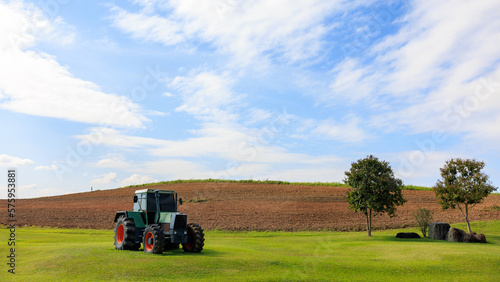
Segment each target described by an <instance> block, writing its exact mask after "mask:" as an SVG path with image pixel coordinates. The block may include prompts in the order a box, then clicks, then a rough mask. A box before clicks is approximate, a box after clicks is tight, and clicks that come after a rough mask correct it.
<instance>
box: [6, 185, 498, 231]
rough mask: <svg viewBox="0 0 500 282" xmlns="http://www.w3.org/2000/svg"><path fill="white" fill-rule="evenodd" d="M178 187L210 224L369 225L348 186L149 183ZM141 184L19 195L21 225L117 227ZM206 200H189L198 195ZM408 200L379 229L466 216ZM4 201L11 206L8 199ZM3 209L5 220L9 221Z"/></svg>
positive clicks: (480, 208)
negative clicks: (421, 214)
mask: <svg viewBox="0 0 500 282" xmlns="http://www.w3.org/2000/svg"><path fill="white" fill-rule="evenodd" d="M147 188H152V189H156V188H159V189H169V190H175V191H176V192H178V194H179V197H180V198H183V200H184V202H185V203H184V205H182V206H180V207H179V211H180V212H183V213H186V214H187V215H188V219H189V220H188V221H189V222H196V223H199V224H200V225H201V226H202V227H203V228H204V229H205V230H211V229H220V230H285V231H298V230H339V231H345V230H364V229H365V228H366V219H365V216H364V215H363V214H361V213H354V212H353V211H351V210H349V209H348V208H347V206H348V204H347V202H346V197H345V196H346V193H347V191H348V190H349V188H342V187H324V186H298V185H273V184H244V183H182V184H167V185H157V186H147ZM138 189H142V187H132V188H120V189H113V190H104V191H94V192H86V193H78V194H71V195H64V196H56V197H44V198H36V199H18V200H17V201H16V215H17V222H16V224H17V225H36V226H52V227H64V228H95V229H112V228H114V223H113V219H114V216H115V213H116V211H126V210H132V204H133V199H132V198H133V195H134V192H135V190H138ZM197 192H199V199H202V200H207V201H200V202H198V203H192V202H188V201H190V200H194V199H195V198H196V193H197ZM403 196H404V198H405V199H406V200H407V202H406V203H405V204H404V205H403V206H401V207H398V209H397V213H396V214H397V216H396V217H393V218H389V217H388V216H387V215H385V214H384V215H381V216H376V217H374V218H373V221H372V224H373V226H374V229H387V228H401V227H407V226H415V220H414V218H413V214H414V213H415V211H416V210H417V209H418V208H419V207H425V208H427V209H429V210H431V211H433V212H434V221H442V222H448V223H456V222H464V218H463V216H462V215H461V213H460V211H459V210H447V211H442V210H441V207H440V206H439V204H438V203H437V201H436V199H435V197H434V193H433V192H432V191H403ZM0 205H1V206H3V207H6V206H7V201H6V200H0ZM498 206H500V195H498V194H496V195H490V196H488V197H487V198H486V199H485V201H484V202H483V203H482V204H480V205H477V206H475V207H474V208H473V209H472V210H471V211H470V215H469V218H470V220H471V221H479V220H498V219H500V211H499V210H498V208H496V209H495V208H494V207H498ZM7 215H8V214H7V213H6V212H3V213H2V215H1V218H0V223H1V224H7V223H8V222H7Z"/></svg>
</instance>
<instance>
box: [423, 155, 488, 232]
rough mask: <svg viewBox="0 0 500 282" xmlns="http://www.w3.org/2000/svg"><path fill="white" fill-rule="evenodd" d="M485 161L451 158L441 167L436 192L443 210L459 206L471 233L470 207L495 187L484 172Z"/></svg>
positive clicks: (435, 187)
mask: <svg viewBox="0 0 500 282" xmlns="http://www.w3.org/2000/svg"><path fill="white" fill-rule="evenodd" d="M483 168H484V162H482V161H476V160H474V159H473V160H471V159H466V160H463V159H459V158H457V159H450V160H448V161H446V163H445V165H444V167H443V168H441V169H440V170H441V177H442V179H440V180H438V181H437V182H436V186H434V188H433V189H434V193H435V195H436V198H437V200H438V202H439V204H440V205H441V207H442V208H443V210H446V209H449V208H452V209H454V208H455V207H458V209H459V210H460V212H461V213H462V215H463V216H464V217H465V221H466V222H467V228H468V229H469V233H472V231H471V229H470V223H469V209H471V208H472V207H474V206H475V205H476V204H479V203H481V202H482V201H483V199H484V198H486V197H487V196H488V194H490V193H491V192H493V191H495V190H496V189H497V188H495V187H494V186H493V185H492V184H491V182H490V181H489V180H488V178H489V177H488V175H486V174H485V173H482V172H481V170H482V169H483Z"/></svg>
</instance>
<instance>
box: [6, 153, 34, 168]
mask: <svg viewBox="0 0 500 282" xmlns="http://www.w3.org/2000/svg"><path fill="white" fill-rule="evenodd" d="M34 163H35V162H34V161H32V160H30V159H21V158H18V157H13V156H9V155H6V154H1V155H0V166H1V167H20V166H30V165H32V164H34Z"/></svg>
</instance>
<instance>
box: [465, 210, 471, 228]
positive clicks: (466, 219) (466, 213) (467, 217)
mask: <svg viewBox="0 0 500 282" xmlns="http://www.w3.org/2000/svg"><path fill="white" fill-rule="evenodd" d="M465 221H467V229H469V234H472V230H470V223H469V207H468V206H467V205H465Z"/></svg>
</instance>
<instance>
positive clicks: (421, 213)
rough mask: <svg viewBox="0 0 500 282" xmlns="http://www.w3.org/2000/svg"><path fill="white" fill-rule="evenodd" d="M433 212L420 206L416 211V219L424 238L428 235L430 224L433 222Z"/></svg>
mask: <svg viewBox="0 0 500 282" xmlns="http://www.w3.org/2000/svg"><path fill="white" fill-rule="evenodd" d="M432 214H433V213H432V212H431V211H430V210H428V209H426V208H419V209H418V210H417V212H416V213H415V220H416V221H417V225H418V228H420V231H422V235H424V238H425V237H427V229H428V228H429V224H431V221H432Z"/></svg>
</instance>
